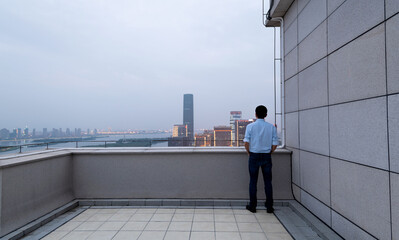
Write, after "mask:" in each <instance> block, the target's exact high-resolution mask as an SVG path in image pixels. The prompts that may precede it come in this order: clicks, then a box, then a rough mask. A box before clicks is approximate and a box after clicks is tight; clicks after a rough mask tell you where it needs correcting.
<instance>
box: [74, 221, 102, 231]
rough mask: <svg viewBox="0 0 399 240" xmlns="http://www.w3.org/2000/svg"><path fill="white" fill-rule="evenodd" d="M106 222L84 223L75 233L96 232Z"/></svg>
mask: <svg viewBox="0 0 399 240" xmlns="http://www.w3.org/2000/svg"><path fill="white" fill-rule="evenodd" d="M103 223H104V222H83V223H82V224H80V225H79V226H78V227H77V228H75V230H74V231H95V230H97V229H98V228H99V227H100V226H101V225H102V224H103Z"/></svg>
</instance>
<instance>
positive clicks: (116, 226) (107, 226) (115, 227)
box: [98, 222, 127, 231]
mask: <svg viewBox="0 0 399 240" xmlns="http://www.w3.org/2000/svg"><path fill="white" fill-rule="evenodd" d="M126 223H127V222H105V223H104V224H103V225H101V226H100V227H99V228H98V230H99V231H119V230H120V229H121V228H122V227H123V225H125V224H126Z"/></svg>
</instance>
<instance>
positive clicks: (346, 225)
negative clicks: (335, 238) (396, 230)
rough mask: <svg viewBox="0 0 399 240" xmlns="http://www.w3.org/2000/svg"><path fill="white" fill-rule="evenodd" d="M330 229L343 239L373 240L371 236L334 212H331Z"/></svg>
mask: <svg viewBox="0 0 399 240" xmlns="http://www.w3.org/2000/svg"><path fill="white" fill-rule="evenodd" d="M332 228H333V229H334V230H335V231H336V232H337V233H338V234H339V235H341V236H342V237H343V238H344V239H359V240H360V239H361V240H375V238H374V237H373V236H371V235H370V234H368V233H366V232H365V231H363V230H362V229H361V228H359V227H357V226H356V225H354V224H353V223H351V222H350V221H348V220H347V219H345V218H343V217H342V216H341V215H339V214H338V213H336V212H334V211H332Z"/></svg>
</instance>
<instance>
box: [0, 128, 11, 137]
mask: <svg viewBox="0 0 399 240" xmlns="http://www.w3.org/2000/svg"><path fill="white" fill-rule="evenodd" d="M9 136H10V131H8V129H6V128H3V129H1V130H0V139H8V138H9Z"/></svg>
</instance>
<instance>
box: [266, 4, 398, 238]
mask: <svg viewBox="0 0 399 240" xmlns="http://www.w3.org/2000/svg"><path fill="white" fill-rule="evenodd" d="M398 12H399V1H397V0H385V1H384V0H362V1H359V0H346V1H345V0H295V1H292V0H290V1H288V0H280V1H274V5H273V6H272V8H271V11H270V16H271V17H272V18H276V17H282V18H283V19H284V22H283V26H284V27H283V29H282V31H283V35H284V42H285V44H284V46H283V47H284V55H283V58H284V68H285V71H284V75H285V77H284V85H285V111H284V112H285V122H286V145H287V148H289V149H291V150H292V152H293V162H292V168H293V169H292V176H293V183H292V186H293V190H294V195H295V198H296V200H298V201H299V202H300V203H301V204H303V205H304V206H305V207H306V208H308V209H309V210H310V211H312V212H313V213H314V214H315V215H316V216H317V217H318V218H320V219H321V220H323V221H324V222H325V223H326V224H327V225H328V226H330V227H331V228H332V229H334V230H335V231H336V232H337V233H338V234H340V235H341V236H342V237H344V238H345V239H399V67H398V66H399V44H398V43H399V41H398V39H399V14H398ZM267 26H270V27H272V26H280V23H279V21H277V20H276V19H274V20H273V19H271V20H269V21H267Z"/></svg>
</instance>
